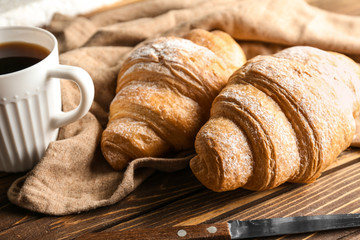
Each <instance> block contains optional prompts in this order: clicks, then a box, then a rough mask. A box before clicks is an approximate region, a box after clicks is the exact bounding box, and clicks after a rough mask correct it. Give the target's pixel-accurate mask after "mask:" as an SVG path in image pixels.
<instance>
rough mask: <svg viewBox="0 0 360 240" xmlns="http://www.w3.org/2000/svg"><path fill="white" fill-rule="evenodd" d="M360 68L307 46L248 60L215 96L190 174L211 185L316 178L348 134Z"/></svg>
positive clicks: (258, 185)
mask: <svg viewBox="0 0 360 240" xmlns="http://www.w3.org/2000/svg"><path fill="white" fill-rule="evenodd" d="M359 73H360V70H359V66H358V65H357V64H356V63H355V62H353V61H352V60H351V59H349V58H347V57H346V56H344V55H341V54H337V53H330V52H325V51H322V50H319V49H316V48H311V47H292V48H288V49H285V50H283V51H281V52H279V53H277V54H275V55H272V56H258V57H255V58H253V59H251V60H249V61H248V62H247V63H246V64H245V65H244V66H243V67H241V68H240V69H239V70H238V71H236V72H235V73H234V74H233V75H232V76H231V78H230V80H229V83H228V85H227V86H226V87H225V88H224V89H223V90H222V91H221V93H220V94H219V95H218V96H217V97H216V99H215V100H214V103H213V106H212V109H211V118H210V120H209V121H208V122H207V123H206V124H205V125H204V126H203V127H202V129H201V130H200V131H199V133H198V135H197V137H196V142H195V147H196V151H197V153H198V155H197V156H196V157H195V158H193V159H192V160H191V161H190V167H191V169H192V171H193V173H194V174H195V176H196V177H197V178H198V179H199V180H200V181H201V182H202V183H203V184H204V185H205V186H207V187H208V188H210V189H212V190H214V191H228V190H233V189H236V188H238V187H244V188H247V189H251V190H265V189H270V188H274V187H276V186H278V185H280V184H282V183H284V182H286V181H291V182H301V183H308V182H312V181H315V180H316V178H318V177H319V176H320V174H321V172H322V171H323V170H324V169H325V168H326V167H328V166H329V165H330V164H331V163H332V162H333V161H334V160H335V159H336V157H337V156H338V155H339V154H340V153H341V152H342V151H343V150H345V149H346V148H347V147H348V146H349V145H350V143H351V141H352V139H353V136H354V132H355V118H356V117H357V116H358V114H359V110H360V105H359V104H360V95H359V93H360V92H359V91H360V79H359V76H360V75H359Z"/></svg>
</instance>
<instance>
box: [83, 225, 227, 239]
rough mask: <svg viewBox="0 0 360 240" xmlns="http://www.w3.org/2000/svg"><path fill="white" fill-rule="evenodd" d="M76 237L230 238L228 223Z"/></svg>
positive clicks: (140, 229)
mask: <svg viewBox="0 0 360 240" xmlns="http://www.w3.org/2000/svg"><path fill="white" fill-rule="evenodd" d="M77 239H79V240H80V239H81V240H90V239H96V240H102V239H104V240H105V239H106V240H112V239H127V240H134V239H137V240H138V239H144V240H146V239H149V240H150V239H151V240H154V239H157V240H158V239H181V240H183V239H184V240H186V239H193V240H200V239H221V240H222V239H224V240H225V239H231V237H230V232H229V227H228V223H226V222H225V223H214V224H200V225H194V226H183V227H156V228H141V227H139V228H136V229H129V230H122V231H112V232H98V233H87V234H84V235H82V236H80V237H78V238H77Z"/></svg>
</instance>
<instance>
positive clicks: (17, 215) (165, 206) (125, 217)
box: [0, 0, 360, 240]
mask: <svg viewBox="0 0 360 240" xmlns="http://www.w3.org/2000/svg"><path fill="white" fill-rule="evenodd" d="M129 2H132V1H129ZM308 2H309V3H310V4H312V5H314V6H318V7H320V8H323V9H326V10H330V11H334V12H337V13H342V14H351V15H360V2H359V1H356V0H345V1H335V0H331V1H330V0H329V1H326V0H308ZM20 176H22V174H7V173H0V219H1V221H0V240H1V239H74V238H77V237H81V236H83V235H84V234H91V233H103V236H104V237H103V239H109V238H108V237H109V236H112V235H111V234H113V232H114V231H116V232H117V233H116V234H118V235H119V234H120V236H121V232H122V231H124V230H128V229H133V231H134V233H136V232H137V230H138V229H139V228H143V227H146V228H150V227H173V226H175V227H177V228H179V230H180V229H185V227H184V226H187V227H186V228H187V229H193V228H196V226H195V227H194V226H193V225H196V224H204V223H205V224H215V223H216V224H217V223H224V222H226V221H228V220H230V219H240V220H248V219H261V218H271V217H286V216H300V215H317V214H332V213H334V214H335V213H360V199H359V196H360V149H352V148H349V149H348V150H346V151H344V152H343V153H342V154H341V155H340V156H339V157H338V159H337V162H336V163H334V164H333V165H331V166H330V167H329V168H328V169H327V170H326V171H325V172H324V173H323V174H322V176H321V177H320V178H319V179H318V180H317V181H316V182H314V183H312V184H307V185H303V184H291V183H286V184H284V185H281V186H280V187H278V188H276V189H272V190H268V191H263V192H252V191H248V190H244V189H237V190H234V191H231V192H225V193H215V192H212V191H210V190H208V189H206V188H204V187H203V186H202V185H201V184H200V183H199V182H198V181H197V180H196V178H195V177H194V176H193V175H192V173H191V171H190V170H189V169H184V170H182V171H178V172H175V173H163V172H157V173H155V174H154V175H153V176H151V177H150V178H148V180H147V181H146V182H144V183H143V184H142V185H141V186H140V187H139V188H138V189H137V190H136V191H134V192H133V193H132V194H130V195H129V196H128V197H127V198H125V199H124V200H123V201H121V202H119V203H117V204H114V205H112V206H109V207H104V208H99V209H96V210H93V211H89V212H84V213H81V214H73V215H69V216H58V217H57V216H46V215H42V214H37V213H33V212H30V211H28V210H25V209H22V208H19V207H17V206H14V205H12V204H10V203H9V201H8V200H7V195H6V192H7V189H8V187H9V186H10V185H11V183H12V182H13V181H14V180H15V179H17V178H18V177H20ZM189 226H190V227H189ZM109 234H110V235H109ZM116 234H115V236H116ZM88 236H89V235H88ZM137 237H138V238H139V236H138V235H137ZM340 238H341V239H360V228H354V229H347V230H343V231H340V230H337V231H326V232H321V233H311V234H298V235H291V236H290V235H289V236H283V237H281V238H280V239H340ZM97 239H100V238H97ZM128 239H131V238H128ZM268 239H277V238H268Z"/></svg>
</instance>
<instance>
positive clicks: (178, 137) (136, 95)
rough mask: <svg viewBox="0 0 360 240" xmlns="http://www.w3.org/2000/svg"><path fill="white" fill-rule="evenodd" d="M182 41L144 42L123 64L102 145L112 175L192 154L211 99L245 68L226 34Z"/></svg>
mask: <svg viewBox="0 0 360 240" xmlns="http://www.w3.org/2000/svg"><path fill="white" fill-rule="evenodd" d="M185 38H187V39H184V38H176V37H162V38H158V39H155V40H152V41H149V42H147V43H146V44H144V45H143V46H141V47H139V48H137V49H136V50H135V51H134V52H133V53H132V54H131V55H130V56H129V58H128V59H127V60H126V61H125V63H124V64H123V66H122V69H121V70H120V73H119V76H118V82H117V89H116V96H115V98H114V99H113V101H112V103H111V105H110V113H109V122H108V125H107V127H106V129H105V131H104V132H103V134H102V140H101V148H102V152H103V155H104V156H105V158H106V160H107V161H108V162H109V163H110V165H111V166H112V167H113V168H114V169H122V168H124V167H125V166H126V165H127V163H128V162H129V161H131V160H132V159H135V158H139V157H146V156H151V157H157V156H163V155H164V154H166V153H168V152H169V151H180V150H187V149H192V148H193V146H194V140H195V136H196V133H197V132H198V130H199V129H200V127H201V126H202V125H203V124H204V123H205V122H206V120H207V119H208V118H209V114H210V106H211V103H212V101H213V99H214V98H215V96H216V95H217V94H218V93H219V92H220V90H221V89H222V88H223V87H224V86H225V84H226V83H227V80H228V78H229V76H230V75H231V74H232V73H233V72H234V71H235V70H236V69H238V68H239V67H240V66H241V65H242V64H243V63H244V62H245V56H244V53H243V51H242V49H241V48H240V46H239V45H238V44H237V43H236V42H235V41H234V40H233V39H232V38H231V37H230V36H229V35H228V34H226V33H223V32H220V31H214V32H211V33H210V32H207V31H205V30H193V31H191V32H190V33H189V34H187V35H186V36H185ZM188 39H190V40H191V41H190V40H188Z"/></svg>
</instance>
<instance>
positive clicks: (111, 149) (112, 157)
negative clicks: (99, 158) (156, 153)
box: [101, 141, 131, 170]
mask: <svg viewBox="0 0 360 240" xmlns="http://www.w3.org/2000/svg"><path fill="white" fill-rule="evenodd" d="M101 150H102V152H103V156H104V157H105V159H106V161H107V162H108V163H109V164H110V166H111V167H112V168H113V169H114V170H122V169H124V168H125V167H126V166H127V164H128V162H130V161H131V158H130V157H129V156H127V155H126V154H125V153H123V151H121V149H120V148H119V147H118V146H117V145H116V144H114V143H112V142H110V141H102V142H101Z"/></svg>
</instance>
